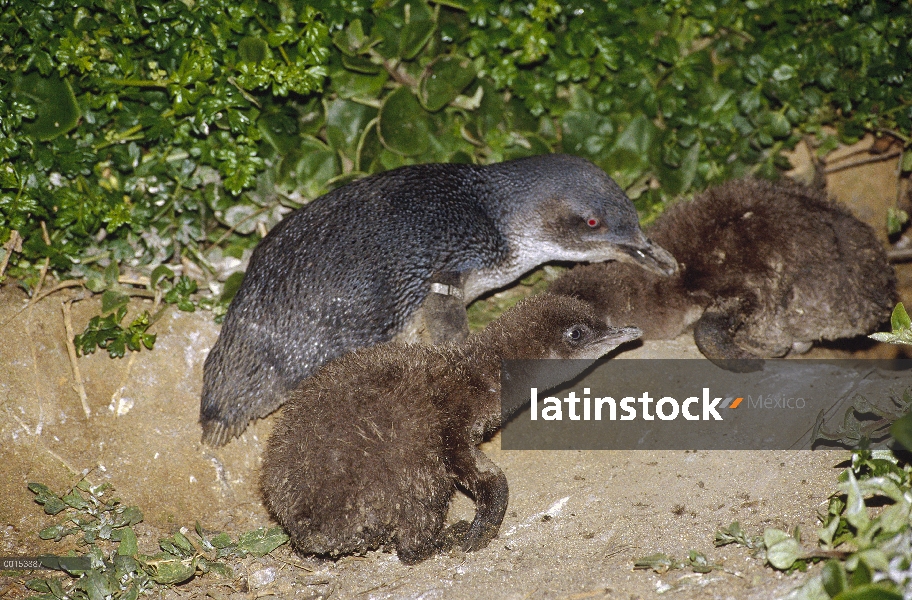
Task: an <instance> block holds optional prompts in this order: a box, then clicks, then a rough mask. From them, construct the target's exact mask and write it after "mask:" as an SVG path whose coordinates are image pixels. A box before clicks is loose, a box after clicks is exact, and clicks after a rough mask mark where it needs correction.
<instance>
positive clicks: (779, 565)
mask: <svg viewBox="0 0 912 600" xmlns="http://www.w3.org/2000/svg"><path fill="white" fill-rule="evenodd" d="M763 543H764V545H765V546H766V560H767V561H768V562H769V564H770V565H772V566H773V567H774V568H776V569H783V570H784V569H788V568H790V567H791V566H792V565H793V564H794V563H795V561H796V560H798V559H799V558H801V557H802V556H803V552H802V551H801V544H799V543H798V540H796V539H795V538H793V537H791V536H790V535H789V534H787V533H786V532H784V531H781V530H779V529H773V528H768V529H766V530H765V531H764V532H763Z"/></svg>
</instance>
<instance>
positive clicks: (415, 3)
mask: <svg viewBox="0 0 912 600" xmlns="http://www.w3.org/2000/svg"><path fill="white" fill-rule="evenodd" d="M401 6H402V9H403V13H404V21H405V26H404V27H403V28H402V36H401V38H400V41H399V53H400V54H401V56H402V58H404V59H405V60H411V59H413V58H415V55H417V54H418V52H420V51H421V48H423V47H424V45H425V44H427V42H428V40H429V39H431V36H432V35H433V34H434V29H436V27H437V23H436V22H435V21H434V12H433V11H432V10H431V7H430V6H428V4H427V3H426V2H424V1H423V0H404V1H403V2H402V5H401Z"/></svg>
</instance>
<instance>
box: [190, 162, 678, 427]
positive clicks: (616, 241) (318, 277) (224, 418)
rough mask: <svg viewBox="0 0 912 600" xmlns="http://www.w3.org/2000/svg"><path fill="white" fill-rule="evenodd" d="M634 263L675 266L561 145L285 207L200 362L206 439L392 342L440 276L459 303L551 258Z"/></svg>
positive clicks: (386, 178) (389, 178)
mask: <svg viewBox="0 0 912 600" xmlns="http://www.w3.org/2000/svg"><path fill="white" fill-rule="evenodd" d="M612 258H617V259H620V260H630V261H634V262H637V263H638V264H640V265H642V266H644V267H646V268H649V269H653V270H658V271H671V270H673V269H674V261H673V259H671V258H670V257H669V255H668V254H667V253H666V252H664V251H663V250H662V249H661V248H658V247H656V246H655V245H654V244H652V243H651V242H650V241H649V240H648V239H646V237H645V236H644V235H643V234H642V232H641V231H640V229H639V225H638V222H637V216H636V213H635V211H634V209H633V206H632V204H631V203H630V200H629V199H628V198H627V197H626V196H625V195H624V193H623V191H621V189H620V188H619V187H618V186H617V184H616V183H614V181H612V180H611V178H610V177H608V176H607V175H606V174H605V173H604V172H603V171H601V170H600V169H599V168H597V167H595V166H594V165H592V164H591V163H589V162H588V161H585V160H583V159H580V158H575V157H571V156H564V155H548V156H538V157H532V158H527V159H521V160H515V161H510V162H506V163H501V164H496V165H490V166H485V167H479V166H474V165H450V164H429V165H415V166H410V167H403V168H400V169H396V170H394V171H389V172H386V173H381V174H378V175H373V176H370V177H366V178H364V179H361V180H358V181H355V182H353V183H350V184H348V185H346V186H344V187H341V188H339V189H337V190H335V191H333V192H330V193H329V194H326V195H325V196H322V197H320V198H318V199H316V200H314V201H313V202H312V203H310V204H308V205H307V206H305V207H303V208H301V209H300V210H297V211H295V212H293V213H292V214H290V215H288V216H287V217H286V218H285V219H284V220H283V221H282V222H280V223H279V224H278V225H276V226H275V227H274V228H273V229H272V231H270V232H269V234H268V235H267V236H266V237H265V238H264V239H263V240H262V241H261V242H260V244H259V246H258V247H257V248H256V249H255V251H254V253H253V255H252V257H251V259H250V264H249V266H248V268H247V272H246V275H245V277H244V281H243V283H242V285H241V288H240V289H239V291H238V293H237V295H236V297H235V299H234V301H233V302H232V304H231V306H230V307H229V310H228V314H227V315H226V317H225V322H224V324H223V326H222V331H221V334H220V336H219V339H218V341H217V342H216V344H215V346H214V347H213V348H212V351H211V352H210V354H209V356H208V357H207V359H206V364H205V368H204V376H203V393H202V400H201V405H200V421H201V423H202V425H203V440H204V441H205V442H207V443H209V444H214V445H221V444H223V443H225V442H227V441H228V440H229V439H230V438H231V437H233V436H236V435H239V434H240V433H241V432H242V431H243V430H244V429H245V428H246V426H247V424H248V422H249V421H250V420H252V419H255V418H260V417H263V416H266V415H267V414H269V413H270V412H272V411H273V410H275V409H276V408H277V407H278V406H279V405H280V404H281V403H282V401H283V400H284V397H285V395H286V393H287V392H288V391H289V390H290V389H291V388H293V387H294V386H295V385H296V384H297V383H298V382H300V381H301V380H303V379H304V378H305V377H307V376H309V375H311V374H312V373H314V372H315V371H316V369H317V368H318V367H320V366H321V365H322V364H324V363H325V362H327V361H328V360H330V359H332V358H334V357H336V356H339V355H341V354H343V353H345V352H347V351H350V350H352V349H354V348H358V347H362V346H370V345H374V344H378V343H381V342H384V341H388V340H390V339H392V338H393V337H394V336H395V335H397V334H398V333H400V332H401V331H402V330H403V329H404V328H405V327H406V325H407V324H408V323H409V321H410V319H411V318H412V317H413V313H414V312H415V310H416V309H417V307H419V306H420V305H421V303H422V302H423V301H424V299H425V296H426V295H427V294H428V290H429V287H430V280H431V278H432V277H433V276H434V274H436V273H440V272H445V273H454V274H457V275H458V276H459V277H460V278H461V279H462V281H464V282H465V297H464V302H465V303H468V302H469V301H471V300H472V299H473V298H475V297H476V296H478V295H480V294H482V293H484V292H486V291H489V290H491V289H495V288H497V287H500V286H503V285H505V284H507V283H509V282H511V281H513V280H514V279H516V278H517V277H519V276H520V275H522V274H523V273H524V272H526V271H528V270H530V269H532V268H534V267H536V266H538V265H539V264H541V263H543V262H547V261H549V260H607V259H612Z"/></svg>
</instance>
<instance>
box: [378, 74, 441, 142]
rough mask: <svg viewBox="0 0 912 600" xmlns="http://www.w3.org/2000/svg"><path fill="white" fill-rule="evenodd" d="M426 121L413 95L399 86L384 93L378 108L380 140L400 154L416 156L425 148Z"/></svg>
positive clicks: (429, 127) (425, 114)
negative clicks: (385, 96) (388, 92)
mask: <svg viewBox="0 0 912 600" xmlns="http://www.w3.org/2000/svg"><path fill="white" fill-rule="evenodd" d="M430 129H431V126H430V121H429V119H428V114H427V113H426V112H425V110H424V109H423V108H421V105H420V104H419V103H418V100H417V99H416V98H415V96H414V94H412V93H411V91H409V89H408V88H405V87H400V88H398V89H396V90H395V91H393V92H392V93H391V94H390V95H389V96H387V98H386V101H385V102H384V103H383V107H382V108H381V109H380V122H379V133H380V141H381V142H382V143H383V145H384V146H385V147H386V148H387V149H389V150H390V151H392V152H395V153H396V154H399V155H401V156H417V155H419V154H422V153H424V152H425V151H427V149H428V145H429V140H428V138H429V137H430Z"/></svg>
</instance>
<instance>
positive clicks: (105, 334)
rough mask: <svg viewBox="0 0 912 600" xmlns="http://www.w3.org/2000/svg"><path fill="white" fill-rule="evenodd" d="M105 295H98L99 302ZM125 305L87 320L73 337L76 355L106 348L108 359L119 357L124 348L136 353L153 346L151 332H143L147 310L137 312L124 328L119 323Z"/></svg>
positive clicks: (147, 317)
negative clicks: (87, 322)
mask: <svg viewBox="0 0 912 600" xmlns="http://www.w3.org/2000/svg"><path fill="white" fill-rule="evenodd" d="M104 302H105V297H104V296H102V305H104ZM126 315H127V307H126V306H120V307H118V308H116V309H115V310H114V312H111V313H109V314H108V315H107V316H101V315H97V316H95V317H92V318H91V319H90V320H89V324H88V325H87V326H86V329H85V331H83V332H82V333H80V334H77V335H76V336H75V337H74V338H73V344H74V345H75V346H76V352H77V353H78V354H83V355H84V354H93V353H94V352H95V350H96V349H97V348H101V349H103V350H107V351H108V354H109V355H110V356H111V358H123V356H124V354H125V353H126V351H127V350H130V351H131V352H139V351H140V350H141V349H142V347H143V346H145V347H146V348H147V349H149V350H151V349H152V348H153V347H154V346H155V334H154V333H146V330H147V329H148V328H149V325H150V317H149V313H148V311H143V312H142V313H140V314H139V315H138V316H137V317H136V318H135V319H133V321H132V322H131V323H130V324H129V325H128V326H126V327H124V326H123V325H121V324H120V323H121V321H123V319H124V317H125V316H126Z"/></svg>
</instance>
